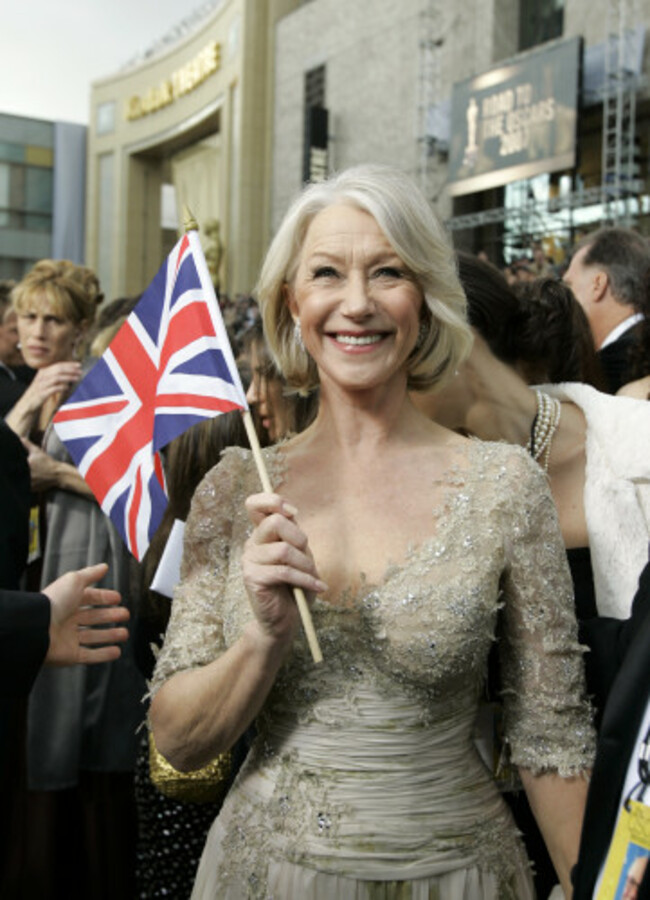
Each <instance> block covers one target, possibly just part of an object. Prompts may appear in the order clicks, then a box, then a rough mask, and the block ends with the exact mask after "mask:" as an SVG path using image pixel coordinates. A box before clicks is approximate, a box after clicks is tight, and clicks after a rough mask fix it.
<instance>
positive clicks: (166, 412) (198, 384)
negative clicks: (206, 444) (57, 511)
mask: <svg viewBox="0 0 650 900" xmlns="http://www.w3.org/2000/svg"><path fill="white" fill-rule="evenodd" d="M235 409H247V404H246V397H245V394H244V390H243V388H242V384H241V381H240V379H239V373H238V371H237V366H236V365H235V360H234V358H233V355H232V350H231V348H230V343H229V341H228V335H227V333H226V328H225V326H224V323H223V319H222V318H221V312H220V310H219V305H218V303H217V299H216V297H215V293H214V288H213V286H212V282H211V280H210V275H209V273H208V268H207V265H206V262H205V258H204V256H203V251H202V250H201V244H200V242H199V237H198V234H197V233H196V232H194V231H190V232H188V233H187V234H185V235H184V236H183V237H182V238H181V240H180V241H179V242H178V244H177V245H176V246H175V247H174V249H173V250H172V252H171V253H170V255H169V257H168V258H167V260H166V262H165V263H163V265H162V266H161V268H160V270H159V272H158V274H157V275H156V277H155V278H154V280H153V281H152V282H151V284H150V285H149V287H148V288H147V290H146V291H145V292H144V294H143V295H142V297H141V299H140V300H139V302H138V304H137V306H136V307H135V309H134V310H133V312H132V313H131V314H130V316H129V317H128V319H127V320H126V322H125V323H124V324H123V325H122V327H121V328H120V330H119V331H118V333H117V334H116V336H115V337H114V338H113V340H112V341H111V343H110V345H109V347H108V349H107V350H106V351H105V353H104V355H103V356H102V357H101V359H99V360H98V361H97V363H96V364H95V365H94V366H93V368H92V369H91V370H90V371H89V372H88V374H87V375H86V376H85V377H84V378H83V380H82V381H81V382H80V383H79V385H78V386H77V388H76V390H75V391H74V393H73V394H72V395H71V397H70V399H69V400H68V402H67V403H65V404H64V405H63V406H62V407H61V409H60V410H59V411H58V413H57V414H56V416H55V417H54V427H55V429H56V432H57V434H58V435H59V437H60V438H61V440H62V441H63V443H64V444H65V446H66V448H67V450H68V452H69V453H70V456H71V457H72V459H73V460H74V462H75V465H76V466H77V468H78V469H79V472H80V473H81V474H82V475H83V477H84V478H85V480H86V482H87V483H88V485H89V487H90V488H91V490H92V492H93V493H94V495H95V497H96V498H97V501H98V502H99V505H100V506H101V508H102V510H103V511H104V512H105V513H106V514H107V515H109V516H110V517H111V519H112V521H113V523H114V524H115V526H116V528H117V529H118V531H119V532H120V534H121V535H122V538H123V539H124V542H125V543H126V545H127V547H128V548H129V550H130V551H131V553H133V555H134V556H135V557H137V559H142V556H143V555H144V553H145V551H146V549H147V547H148V546H149V542H150V540H151V537H152V536H153V533H154V532H155V530H156V528H157V527H158V525H159V524H160V520H161V518H162V515H163V513H164V511H165V507H166V506H167V494H166V489H165V477H164V472H163V467H162V462H161V458H160V450H161V449H162V448H163V447H164V446H165V445H166V444H168V443H169V442H170V441H171V440H172V439H173V438H175V437H177V436H178V435H179V434H182V433H183V432H184V431H185V430H186V429H187V428H189V427H190V426H191V425H194V424H196V423H197V422H200V421H202V420H203V419H207V418H211V417H213V416H217V415H219V414H220V413H224V412H229V411H231V410H235Z"/></svg>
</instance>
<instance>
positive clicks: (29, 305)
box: [11, 259, 103, 325]
mask: <svg viewBox="0 0 650 900" xmlns="http://www.w3.org/2000/svg"><path fill="white" fill-rule="evenodd" d="M102 298H103V294H102V293H101V290H100V287H99V280H98V278H97V276H96V275H95V273H94V272H93V270H92V269H89V268H88V267H87V266H78V265H76V264H75V263H73V262H70V261H69V260H67V259H42V260H40V262H37V263H36V265H35V266H34V267H33V268H32V269H30V271H29V272H28V273H27V274H26V275H25V276H24V277H23V278H22V280H21V281H19V282H18V284H17V285H16V286H15V287H14V289H13V291H12V292H11V302H12V304H13V307H14V309H15V310H16V312H18V313H23V312H29V311H31V310H33V309H34V306H35V305H38V306H40V305H41V304H43V302H44V301H45V302H47V303H48V304H49V305H50V307H51V309H52V311H53V312H54V313H55V314H56V315H58V316H61V318H62V319H65V320H66V321H68V322H73V323H74V324H75V325H89V324H90V323H91V322H92V321H93V319H94V317H95V313H96V311H97V306H98V304H99V303H101V301H102Z"/></svg>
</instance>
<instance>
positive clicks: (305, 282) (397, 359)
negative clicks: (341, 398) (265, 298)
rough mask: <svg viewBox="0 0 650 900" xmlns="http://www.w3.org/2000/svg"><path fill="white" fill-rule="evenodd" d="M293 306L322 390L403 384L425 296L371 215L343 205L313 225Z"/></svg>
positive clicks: (292, 292)
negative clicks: (327, 384) (326, 385)
mask: <svg viewBox="0 0 650 900" xmlns="http://www.w3.org/2000/svg"><path fill="white" fill-rule="evenodd" d="M287 301H288V303H289V308H290V311H291V314H292V316H293V317H294V319H299V320H300V325H301V330H302V337H303V341H304V344H305V347H306V349H307V350H308V352H309V353H310V354H311V356H312V357H313V359H314V361H315V362H316V365H317V366H318V369H319V374H320V380H321V383H322V384H324V383H325V382H327V380H331V381H332V382H333V383H335V384H337V385H338V386H339V387H343V388H345V389H349V390H355V391H356V390H367V389H371V388H374V387H377V386H379V385H384V384H387V383H389V382H391V381H392V380H393V379H399V380H400V382H402V383H405V381H406V372H407V360H408V357H409V355H410V354H411V352H412V350H413V348H414V346H415V344H416V341H417V339H418V331H419V325H420V310H421V308H422V303H423V298H422V291H421V290H420V287H419V285H418V284H417V282H416V281H415V279H414V278H413V276H412V275H411V274H410V272H409V271H408V269H407V268H406V266H405V265H404V262H403V261H402V259H401V258H400V257H399V256H398V255H397V253H396V252H395V250H394V249H393V247H392V246H391V244H390V243H389V241H388V238H387V237H386V235H385V234H384V233H383V231H382V230H381V228H380V227H379V225H378V224H377V222H376V221H375V219H374V218H373V217H372V216H371V215H370V214H369V213H367V212H363V211H362V210H360V209H357V208H356V207H354V206H350V205H348V204H346V203H340V204H336V205H334V206H330V207H328V208H327V209H324V210H323V211H322V212H320V213H319V214H318V215H317V216H316V217H315V218H314V220H313V221H312V223H311V225H310V226H309V228H308V230H307V234H306V236H305V240H304V243H303V246H302V250H301V253H300V258H299V261H298V268H297V272H296V277H295V279H294V281H293V283H292V284H291V285H290V286H289V288H288V289H287Z"/></svg>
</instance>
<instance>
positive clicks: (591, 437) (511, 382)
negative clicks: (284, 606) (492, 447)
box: [415, 254, 650, 665]
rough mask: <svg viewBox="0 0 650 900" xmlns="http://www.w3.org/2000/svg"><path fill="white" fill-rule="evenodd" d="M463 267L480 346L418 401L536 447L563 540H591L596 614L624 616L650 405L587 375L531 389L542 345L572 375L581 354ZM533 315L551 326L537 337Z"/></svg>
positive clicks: (494, 279)
mask: <svg viewBox="0 0 650 900" xmlns="http://www.w3.org/2000/svg"><path fill="white" fill-rule="evenodd" d="M458 265H459V275H460V280H461V283H462V285H463V287H464V289H465V293H466V296H467V301H468V318H469V321H470V323H471V325H472V326H473V328H474V332H475V335H476V340H475V342H474V347H473V349H472V353H471V355H470V358H469V360H468V361H467V362H466V363H465V364H464V366H463V367H462V369H461V370H460V371H459V373H458V374H457V375H456V377H455V378H454V379H453V382H452V384H451V385H450V386H448V387H446V388H445V389H443V390H442V391H440V392H437V393H429V394H425V395H423V396H422V397H421V398H420V399H418V398H417V397H416V398H415V400H416V402H417V403H418V404H419V405H420V407H421V408H423V409H425V410H427V411H428V413H429V414H430V415H431V416H432V417H434V418H435V419H436V421H441V422H444V423H446V424H447V425H448V426H449V427H452V428H455V429H461V430H464V431H467V432H471V433H472V434H475V435H476V436H478V437H482V438H484V439H490V440H505V441H508V442H510V443H513V444H519V445H520V446H523V447H527V448H528V449H529V452H530V453H531V455H532V456H533V458H534V459H536V460H537V461H538V462H539V464H540V465H541V466H542V468H543V469H544V470H545V471H546V472H547V473H548V477H549V483H550V487H551V492H552V494H553V499H554V500H555V505H556V508H557V511H558V515H559V520H560V526H561V529H562V534H563V537H564V542H565V546H566V547H568V548H583V547H589V550H590V556H591V563H592V567H593V572H594V584H595V608H592V610H591V615H594V614H595V613H596V612H598V614H599V615H606V616H613V617H615V618H624V617H626V616H627V615H628V614H629V610H630V604H631V602H632V598H633V597H634V593H635V591H636V585H637V582H638V577H639V573H640V572H641V569H642V568H643V566H644V565H645V563H646V561H647V555H648V540H649V539H650V526H649V525H648V522H649V521H650V487H649V486H648V479H649V478H650V463H649V462H648V456H647V453H646V451H645V447H647V446H648V442H650V408H648V407H646V406H645V405H644V404H641V403H638V402H635V401H633V400H630V399H628V398H612V397H611V396H609V395H606V394H602V393H600V392H599V391H597V390H595V388H593V387H592V386H591V385H587V384H582V383H579V382H564V383H562V384H545V385H544V386H543V387H542V388H537V389H535V388H533V387H531V386H529V385H528V384H527V383H526V381H525V380H524V377H522V375H523V372H524V371H526V366H527V365H529V364H530V361H531V360H532V363H533V364H534V366H535V369H536V374H537V375H538V376H540V377H541V380H542V382H547V381H549V380H550V372H549V371H548V370H547V371H542V368H543V366H542V365H541V364H542V362H543V353H544V348H546V349H547V352H548V360H549V365H548V367H547V369H550V368H553V370H554V372H555V374H556V375H560V376H564V377H566V375H569V374H572V373H574V372H575V368H576V362H575V357H574V356H572V355H571V354H570V355H569V364H568V365H567V367H566V369H563V368H562V366H561V363H562V359H561V357H560V356H559V355H558V354H557V353H556V352H555V350H554V349H553V348H552V347H551V346H550V338H549V333H554V332H555V331H556V328H555V324H554V317H549V316H548V315H541V314H539V311H534V313H531V307H532V302H531V303H530V304H529V303H528V302H526V303H524V304H522V303H520V302H519V300H518V298H517V296H516V294H515V293H514V292H513V290H512V289H511V288H510V287H509V285H508V284H507V282H506V280H505V278H503V276H502V275H501V273H500V272H499V271H498V270H497V269H495V268H494V267H493V266H491V265H489V264H486V263H483V262H482V261H481V260H479V259H476V258H475V257H472V256H470V255H469V254H459V257H458ZM563 299H564V301H565V302H568V295H566V294H565V295H564V298H563ZM574 302H575V301H574ZM531 320H534V321H535V322H536V323H537V327H542V328H543V329H545V330H543V331H542V332H541V334H539V335H537V334H534V333H533V329H532V327H531V325H530V322H531ZM549 321H550V322H551V324H552V325H553V328H552V330H551V331H550V332H549V330H546V329H547V327H548V326H547V325H545V324H544V323H548V322H549ZM573 321H574V320H573V317H569V316H566V319H565V322H566V331H567V334H568V335H569V337H565V338H564V339H563V340H564V343H565V345H566V344H567V343H568V342H570V340H571V339H572V336H573V335H574V334H575V331H573V330H572V329H573V325H572V323H573ZM531 347H532V349H531ZM641 448H643V449H641ZM582 597H583V599H585V607H586V608H581V609H579V610H578V614H579V616H580V617H581V618H588V617H589V609H588V606H589V599H588V594H587V595H586V598H585V595H582ZM587 664H588V665H589V661H588V663H587Z"/></svg>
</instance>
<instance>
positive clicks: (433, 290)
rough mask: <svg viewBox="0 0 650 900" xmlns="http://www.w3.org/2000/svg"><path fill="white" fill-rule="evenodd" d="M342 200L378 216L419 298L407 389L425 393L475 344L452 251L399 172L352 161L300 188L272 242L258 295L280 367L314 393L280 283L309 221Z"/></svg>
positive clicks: (287, 276)
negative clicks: (418, 321) (419, 314)
mask: <svg viewBox="0 0 650 900" xmlns="http://www.w3.org/2000/svg"><path fill="white" fill-rule="evenodd" d="M339 203H344V204H345V203H347V204H350V205H352V206H355V207H357V208H358V209H361V210H363V211H364V212H367V213H369V214H370V215H371V216H372V217H373V218H374V219H375V221H376V222H377V224H378V225H379V227H380V228H381V229H382V231H383V232H384V234H385V235H386V237H387V239H388V241H389V242H390V244H391V245H392V247H393V249H394V250H395V252H396V253H397V254H398V256H399V257H400V258H401V259H402V260H403V262H404V264H405V266H406V267H407V268H408V270H409V272H410V273H411V275H412V276H413V277H414V279H415V281H416V283H417V284H418V286H419V287H420V289H421V291H422V294H423V296H424V301H425V302H424V306H423V315H422V327H421V329H420V331H421V336H420V339H419V340H418V343H417V345H416V347H415V348H414V350H413V352H412V353H411V356H410V358H409V366H408V387H409V389H411V390H428V389H430V388H431V387H433V386H434V385H439V384H441V383H442V382H444V381H445V380H446V378H447V377H448V376H449V375H450V374H453V372H455V370H456V369H457V368H458V366H459V365H460V363H461V362H463V360H464V359H465V358H466V356H467V354H468V353H469V350H470V348H471V343H472V332H471V330H470V327H469V325H468V323H467V318H466V301H465V294H464V292H463V289H462V287H461V285H460V282H459V280H458V275H457V273H456V263H455V256H454V252H453V249H452V247H451V244H450V242H449V239H448V237H447V234H446V232H445V231H444V229H443V227H442V225H441V224H440V222H439V221H438V219H437V217H436V216H435V214H434V212H433V210H432V208H431V206H430V205H429V203H428V201H427V200H426V198H425V197H424V195H423V194H422V193H421V191H420V190H419V188H418V187H417V185H416V184H415V183H414V182H413V181H412V180H411V179H410V178H409V177H408V176H407V175H405V174H404V173H403V172H401V171H399V170H398V169H394V168H391V167H388V166H380V165H364V166H356V167H354V168H351V169H347V170H345V171H343V172H341V173H340V174H338V175H336V176H333V177H332V178H330V179H328V180H327V181H324V182H320V183H318V184H311V185H309V186H307V187H306V188H304V190H303V191H302V192H301V193H300V194H299V195H298V197H297V198H296V199H295V200H294V202H293V203H292V205H291V207H290V208H289V210H288V212H287V214H286V215H285V217H284V219H283V221H282V223H281V225H280V227H279V229H278V231H277V233H276V235H275V237H274V239H273V241H272V242H271V246H270V247H269V250H268V253H267V255H266V259H265V261H264V264H263V266H262V271H261V274H260V278H259V281H258V285H257V296H258V300H259V304H260V309H261V311H262V318H263V321H264V330H265V333H266V337H267V341H268V344H269V348H270V350H271V353H272V355H273V357H274V359H275V362H276V364H277V366H278V368H279V369H280V371H281V372H282V373H283V375H284V376H285V378H286V380H287V383H288V384H289V385H291V386H292V387H294V388H297V389H299V390H312V389H313V388H315V387H316V386H317V385H318V372H317V369H316V365H315V363H314V361H313V359H312V358H311V357H310V356H309V355H308V354H307V353H306V352H305V350H304V349H303V348H302V347H301V346H300V343H299V342H298V341H296V340H295V334H294V333H295V326H294V322H293V319H292V317H291V313H290V311H289V308H288V305H287V303H286V299H285V293H286V292H285V286H286V285H287V284H290V283H291V282H292V281H293V279H294V278H295V275H296V271H297V268H298V263H299V259H300V254H301V251H302V246H303V243H304V240H305V236H306V234H307V230H308V228H309V226H310V225H311V223H312V221H313V220H314V218H315V217H316V216H317V215H318V213H320V212H322V211H323V210H324V209H326V208H327V207H329V206H333V205H335V204H339Z"/></svg>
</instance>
